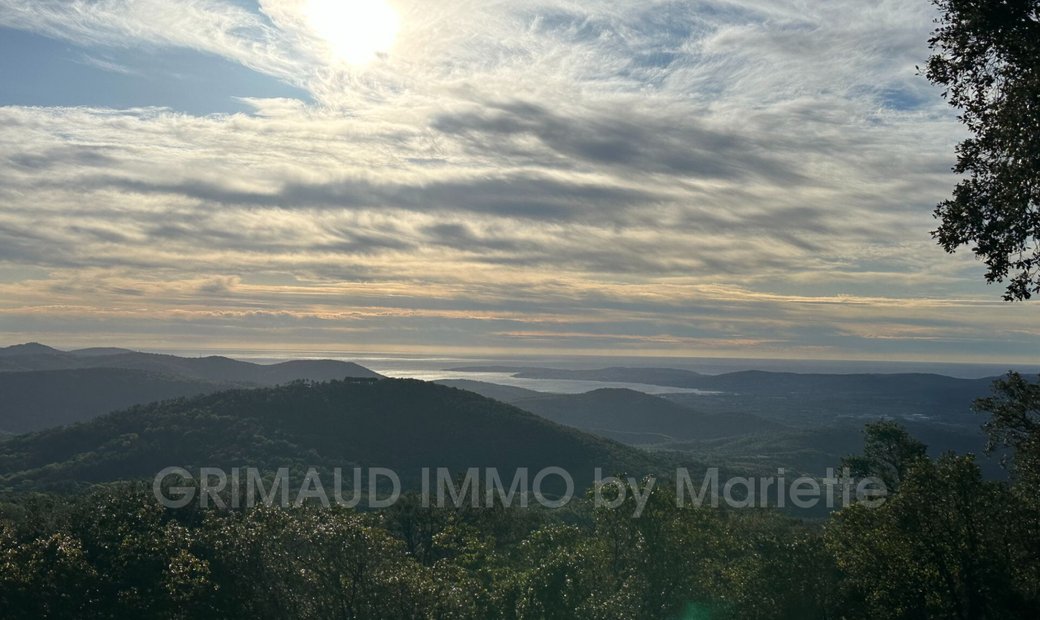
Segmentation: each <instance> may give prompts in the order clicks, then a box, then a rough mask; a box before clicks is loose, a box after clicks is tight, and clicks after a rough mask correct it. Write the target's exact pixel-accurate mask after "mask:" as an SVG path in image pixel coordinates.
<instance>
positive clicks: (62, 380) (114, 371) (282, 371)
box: [0, 343, 381, 433]
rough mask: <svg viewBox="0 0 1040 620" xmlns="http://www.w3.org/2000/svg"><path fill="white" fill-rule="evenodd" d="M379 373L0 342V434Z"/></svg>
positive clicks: (353, 367)
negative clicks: (215, 395)
mask: <svg viewBox="0 0 1040 620" xmlns="http://www.w3.org/2000/svg"><path fill="white" fill-rule="evenodd" d="M347 377H350V378H380V377H381V375H379V374H377V373H375V372H372V371H371V370H369V369H367V368H363V367H362V366H359V365H357V364H354V363H351V362H342V361H338V360H298V361H291V362H283V363H280V364H269V365H265V364H253V363H250V362H243V361H239V360H233V359H229V358H226V357H199V358H188V357H177V356H175V355H159V354H154V353H140V352H137V351H130V350H127V349H114V348H106V349H81V350H78V351H59V350H58V349H54V348H51V347H48V346H45V345H42V344H37V343H29V344H23V345H16V346H13V347H6V348H0V432H7V433H28V432H33V431H38V430H43V429H45V428H50V427H52V426H60V425H64V424H73V423H76V422H84V421H87V420H90V419H93V418H95V417H97V416H99V415H102V414H105V413H109V412H111V411H116V410H119V409H125V408H127V407H130V406H132V405H139V404H145V403H151V402H155V401H160V400H167V399H170V398H181V397H189V396H197V395H199V394H206V393H211V392H217V391H221V390H228V389H234V388H243V387H259V386H274V385H282V384H285V383H289V382H291V381H298V380H310V381H328V380H332V379H343V378H347Z"/></svg>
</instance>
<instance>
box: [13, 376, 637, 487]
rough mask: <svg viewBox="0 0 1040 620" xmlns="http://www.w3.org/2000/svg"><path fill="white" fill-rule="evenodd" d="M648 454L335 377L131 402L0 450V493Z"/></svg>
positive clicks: (461, 402)
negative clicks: (234, 470) (173, 472)
mask: <svg viewBox="0 0 1040 620" xmlns="http://www.w3.org/2000/svg"><path fill="white" fill-rule="evenodd" d="M654 459H655V457H651V456H649V455H647V454H645V453H642V452H640V451H637V450H635V449H632V448H628V447H625V446H622V445H621V444H617V443H614V442H611V441H608V440H605V439H601V438H597V437H593V436H591V435H587V434H584V433H582V432H579V431H577V430H575V429H571V428H566V427H563V426H560V425H557V424H555V423H553V422H550V421H548V420H545V419H543V418H540V417H538V416H535V415H533V414H530V413H527V412H525V411H522V410H520V409H517V408H515V407H512V406H510V405H506V404H503V403H500V402H497V401H494V400H491V399H488V398H484V397H482V396H480V395H477V394H473V393H471V392H466V391H463V390H457V389H454V388H449V387H444V386H439V385H435V384H430V383H424V382H421V381H412V380H392V379H385V380H381V381H374V380H343V381H332V382H328V383H321V384H308V383H303V382H299V383H293V384H290V385H287V386H282V387H277V388H263V389H255V390H233V391H227V392H220V393H216V394H210V395H206V396H201V397H197V398H192V399H182V400H176V401H169V402H164V403H158V404H152V405H146V406H137V407H134V408H132V409H128V410H125V411H122V412H118V413H113V414H109V415H106V416H102V417H100V418H96V419H94V420H92V421H90V422H86V423H82V424H78V425H74V426H71V427H67V428H62V429H53V430H49V431H44V432H40V433H35V434H31V435H22V436H18V437H13V438H10V439H9V440H7V441H4V442H2V443H0V488H4V489H7V490H30V489H75V488H80V487H83V486H86V485H88V484H92V483H100V482H106V481H114V480H129V479H148V478H150V477H152V476H154V475H155V474H156V473H157V472H159V471H160V470H161V469H163V468H165V467H168V466H183V467H187V468H189V469H191V468H198V467H222V468H230V467H236V466H242V467H245V466H251V467H260V468H262V469H264V470H268V471H274V470H275V469H277V468H278V467H291V468H294V469H295V470H297V471H299V470H303V469H306V468H308V467H316V468H319V469H322V468H326V469H329V468H333V467H344V468H349V467H353V466H361V467H376V466H378V467H389V468H392V469H395V470H397V471H398V472H399V475H400V476H401V479H402V481H403V482H405V484H406V486H407V484H408V481H409V478H410V477H417V476H418V474H419V472H420V471H421V468H423V467H447V468H451V469H452V470H460V471H461V470H465V469H466V468H470V467H480V468H485V467H497V468H499V469H500V470H501V471H502V473H503V475H504V476H505V475H508V476H510V477H511V476H512V473H511V471H512V470H515V468H518V467H528V468H530V469H531V470H532V472H537V471H538V470H540V469H542V468H545V467H549V466H558V467H563V468H564V469H567V470H568V471H569V472H571V473H572V475H573V476H574V479H575V481H576V482H577V483H578V484H579V485H586V484H588V483H589V482H590V481H591V479H592V476H593V473H594V468H595V467H602V468H603V469H604V470H607V471H612V472H632V473H638V472H641V471H647V470H649V469H651V468H652V467H653V465H654V463H655V462H656V461H655V460H654Z"/></svg>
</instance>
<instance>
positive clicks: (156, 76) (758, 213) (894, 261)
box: [0, 0, 1040, 363]
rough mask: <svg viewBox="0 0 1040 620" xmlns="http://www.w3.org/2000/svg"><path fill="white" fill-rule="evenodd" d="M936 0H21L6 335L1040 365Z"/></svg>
mask: <svg viewBox="0 0 1040 620" xmlns="http://www.w3.org/2000/svg"><path fill="white" fill-rule="evenodd" d="M935 17H936V15H935V13H934V9H933V7H932V6H931V5H930V4H929V3H928V2H927V1H925V0H913V1H907V0H891V1H890V0H879V1H874V0H872V1H864V0H832V1H828V2H805V1H794V0H733V1H730V0H705V1H688V2H675V1H671V2H669V1H655V0H639V1H635V0H630V1H614V0H596V1H588V0H523V1H521V0H515V1H505V0H482V1H479V2H475V1H474V2H471V1H468V0H422V1H420V0H342V1H337V0H259V2H254V1H249V0H178V1H176V2H173V1H171V0H0V344H13V343H16V342H25V341H41V342H46V343H48V344H52V345H55V346H67V347H78V346H117V345H118V346H131V347H136V348H145V349H153V350H154V349H185V348H190V349H195V350H220V349H222V348H223V349H235V350H258V351H279V350H294V351H306V350H321V351H344V352H347V351H367V352H387V353H416V354H460V355H461V354H473V355H480V354H495V355H503V354H509V353H517V354H521V353H523V354H527V353H538V354H545V353H559V354H561V355H563V354H566V355H582V354H589V355H592V354H597V355H605V354H606V355H609V354H617V355H625V356H638V355H646V356H720V357H762V358H805V359H877V360H941V361H978V362H985V361H995V362H1003V361H1014V362H1022V361H1024V362H1029V363H1033V362H1040V323H1038V321H1037V320H1036V319H1037V306H1036V304H1035V303H1019V304H1008V303H1005V302H1002V301H1000V297H1001V294H1002V292H1003V287H1002V286H1000V285H993V286H987V285H986V284H985V282H984V279H983V275H982V274H983V273H984V269H983V268H982V266H981V265H980V264H979V263H977V262H976V261H975V260H974V259H973V257H972V255H971V252H970V251H968V250H964V251H962V252H960V253H958V254H955V255H947V254H946V253H944V252H943V251H942V249H941V248H939V247H938V246H937V245H936V244H935V242H934V241H933V240H932V238H931V235H930V231H932V230H933V229H934V228H935V227H936V225H937V223H936V221H935V220H934V219H933V218H932V215H931V214H932V210H933V208H934V206H935V204H936V203H937V202H939V201H940V200H942V199H944V198H945V197H947V196H948V195H949V194H950V193H951V191H952V188H953V186H954V185H955V183H956V182H957V178H956V177H955V176H954V175H953V174H952V173H951V172H950V168H951V166H952V165H953V163H954V158H955V150H954V149H955V146H956V144H957V143H958V142H959V141H960V140H962V139H963V138H965V137H966V134H965V133H964V130H963V129H962V128H961V127H960V125H959V124H958V122H957V119H956V114H955V111H954V110H952V109H950V108H949V107H948V106H947V105H946V104H945V102H944V101H943V100H942V98H941V95H940V93H939V91H938V90H937V89H936V88H934V87H932V86H931V85H930V84H929V83H928V82H927V80H926V79H925V78H924V77H922V76H921V75H920V74H919V73H918V71H917V70H916V69H915V67H916V66H917V65H922V64H923V63H924V62H925V60H926V59H927V57H928V47H927V39H928V36H929V33H930V31H931V29H932V28H933V27H934V24H933V21H932V20H933V19H934V18H935Z"/></svg>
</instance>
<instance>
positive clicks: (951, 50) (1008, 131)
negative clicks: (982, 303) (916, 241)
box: [926, 0, 1040, 301]
mask: <svg viewBox="0 0 1040 620" xmlns="http://www.w3.org/2000/svg"><path fill="white" fill-rule="evenodd" d="M935 4H936V5H937V6H938V8H939V9H940V11H941V12H942V16H941V18H940V19H939V21H938V27H937V28H936V30H935V33H934V35H933V36H932V38H931V39H930V40H929V43H930V46H931V49H932V51H933V52H934V54H933V55H932V56H931V58H930V59H929V61H928V66H927V71H926V75H927V77H928V79H929V80H931V81H932V82H933V83H935V84H937V85H940V86H942V87H943V88H944V91H943V96H944V97H945V98H946V99H947V101H948V102H949V103H950V105H952V106H954V107H955V108H957V109H958V110H959V111H960V120H961V121H962V122H963V123H964V125H965V126H966V127H967V128H968V129H969V131H971V133H972V136H971V137H969V138H968V139H966V140H964V141H963V142H961V144H960V145H959V146H958V148H957V165H956V166H955V167H954V171H955V172H957V173H958V174H961V175H964V178H963V180H961V181H960V183H959V184H958V185H957V187H956V189H955V190H954V193H953V197H952V198H950V199H948V200H945V201H943V202H942V203H940V204H939V205H938V206H937V207H936V209H935V216H936V218H938V219H939V220H941V224H940V226H939V228H938V230H936V231H935V233H934V234H935V237H936V239H937V240H938V241H939V243H940V245H942V247H943V248H944V249H946V250H947V251H948V252H954V251H956V250H957V249H958V248H960V247H962V246H965V245H970V246H972V251H973V252H974V253H975V255H976V256H977V257H978V258H979V259H980V260H982V261H983V262H985V264H986V267H987V272H986V279H987V281H988V282H991V283H992V282H1000V283H1006V287H1007V288H1006V291H1005V293H1004V299H1006V300H1008V301H1017V300H1025V299H1029V298H1030V297H1032V295H1034V294H1036V293H1040V21H1038V20H1040V1H1038V0H1001V1H994V0H935Z"/></svg>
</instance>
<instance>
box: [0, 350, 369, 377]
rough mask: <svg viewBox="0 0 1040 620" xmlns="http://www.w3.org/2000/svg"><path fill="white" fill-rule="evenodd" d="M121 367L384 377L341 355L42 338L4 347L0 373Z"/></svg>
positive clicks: (205, 373)
mask: <svg viewBox="0 0 1040 620" xmlns="http://www.w3.org/2000/svg"><path fill="white" fill-rule="evenodd" d="M82 368H122V369H130V370H145V371H149V372H157V373H163V374H168V375H175V376H177V377H183V378H187V379H195V380H201V381H209V382H226V383H227V382H230V383H249V384H255V385H279V384H282V383H288V382H289V381H296V380H299V379H308V380H311V381H328V380H330V379H342V378H344V377H353V378H379V377H380V375H379V374H378V373H375V372H372V371H371V370H369V369H367V368H364V367H362V366H359V365H357V364H354V363H352V362H342V361H338V360H295V361H290V362H282V363H280V364H254V363H251V362H243V361H241V360H234V359H231V358H227V357H221V356H210V357H178V356H176V355H162V354H158V353H141V352H139V351H130V350H128V349H81V350H78V351H60V350H58V349H54V348H52V347H48V346H46V345H42V344H39V343H35V342H33V343H28V344H22V345H15V346H12V347H5V348H0V372H18V371H22V372H24V371H34V370H69V369H82Z"/></svg>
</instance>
